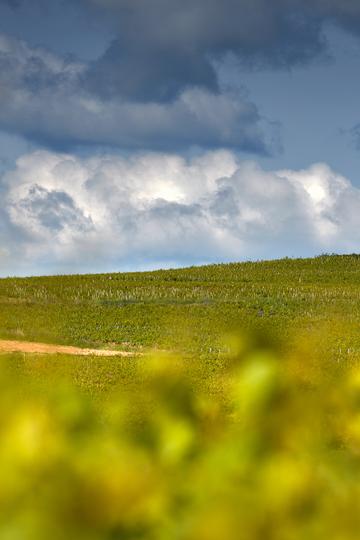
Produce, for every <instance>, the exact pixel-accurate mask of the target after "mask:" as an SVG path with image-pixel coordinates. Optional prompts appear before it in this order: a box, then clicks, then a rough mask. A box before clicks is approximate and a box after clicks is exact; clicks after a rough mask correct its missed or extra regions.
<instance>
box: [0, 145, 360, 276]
mask: <svg viewBox="0 0 360 540" xmlns="http://www.w3.org/2000/svg"><path fill="white" fill-rule="evenodd" d="M0 195H1V198H2V201H3V204H2V206H1V210H0V246H1V249H0V265H1V274H2V275H7V274H12V273H21V274H26V273H37V272H39V271H41V272H44V271H48V272H71V271H89V270H92V271H96V270H98V271H105V270H117V269H125V268H126V269H129V268H142V267H143V268H145V267H154V268H155V267H160V266H169V265H184V264H185V265H186V264H192V263H194V262H197V263H204V262H211V261H226V260H244V259H257V258H273V257H275V256H285V255H292V254H293V255H313V254H318V253H321V252H325V251H326V252H329V251H344V252H346V251H355V250H356V249H357V248H358V242H359V232H358V231H359V227H360V190H359V189H357V188H355V187H354V186H353V185H351V183H350V182H349V181H348V180H347V179H345V178H344V177H342V176H340V175H338V174H336V173H334V172H333V171H332V170H331V169H330V168H329V167H328V166H327V165H325V164H316V165H313V166H312V167H310V168H309V169H307V170H302V171H293V170H283V171H271V172H268V171H264V170H263V169H261V168H260V167H259V166H258V165H257V164H256V163H255V162H251V161H239V160H238V159H237V158H236V157H235V155H234V154H233V153H231V152H229V151H224V150H222V151H214V152H208V153H206V154H204V155H202V156H200V157H196V158H193V159H191V160H185V159H184V158H182V157H179V156H177V155H172V154H164V153H148V154H146V153H142V154H137V155H133V156H132V157H129V158H126V159H125V158H120V157H118V156H115V155H103V156H96V157H92V158H89V159H84V158H79V157H77V156H75V155H70V154H60V153H54V152H48V151H39V152H34V153H31V154H28V155H24V156H22V157H21V158H20V159H19V160H18V161H17V165H16V168H15V169H14V170H13V171H10V172H6V173H4V174H3V176H2V178H1V182H0Z"/></svg>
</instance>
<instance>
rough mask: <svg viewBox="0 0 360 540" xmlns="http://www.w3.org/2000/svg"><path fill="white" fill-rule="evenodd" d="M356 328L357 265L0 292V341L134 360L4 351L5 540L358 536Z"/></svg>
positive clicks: (271, 267)
mask: <svg viewBox="0 0 360 540" xmlns="http://www.w3.org/2000/svg"><path fill="white" fill-rule="evenodd" d="M359 330H360V257H358V256H356V255H349V256H321V257H317V258H315V259H298V260H290V259H284V260H280V261H271V262H259V263H241V264H229V265H212V266H206V267H200V268H188V269H181V270H167V271H158V272H145V273H130V274H109V275H88V276H56V277H41V278H22V279H18V278H12V279H2V280H0V338H6V339H17V340H30V341H40V342H41V341H43V342H47V343H56V344H70V345H77V346H85V347H94V346H95V347H99V348H100V347H101V348H103V347H112V348H119V349H126V350H134V351H139V350H141V351H142V352H145V353H146V354H144V355H138V356H134V357H130V358H128V357H97V356H87V357H84V356H68V355H38V354H37V355H31V354H19V353H17V354H2V355H0V476H1V479H2V481H1V485H0V537H1V538H2V539H4V540H13V539H14V538H19V539H24V540H47V539H48V538H53V539H54V540H63V539H65V538H66V539H70V540H72V539H74V540H75V539H76V540H82V539H84V540H85V539H86V540H89V539H90V540H113V539H119V540H122V539H124V540H125V539H129V540H168V539H169V538H174V539H175V540H195V539H196V540H217V539H218V538H226V539H227V540H238V539H240V540H242V539H244V540H257V539H264V538H266V539H267V540H285V539H289V540H290V539H291V540H302V539H303V538H309V539H310V540H322V539H323V538H327V539H329V540H338V539H339V538H342V539H344V540H345V539H346V540H356V539H357V538H358V531H359V527H360V521H359V515H360V514H359V511H358V502H357V501H358V499H359V497H358V495H359V487H358V486H359V481H360V459H359V456H360V368H359V366H360V362H359V360H360V332H359ZM159 349H162V350H166V351H168V352H166V351H163V352H159ZM154 351H155V352H154ZM156 351H157V352H156Z"/></svg>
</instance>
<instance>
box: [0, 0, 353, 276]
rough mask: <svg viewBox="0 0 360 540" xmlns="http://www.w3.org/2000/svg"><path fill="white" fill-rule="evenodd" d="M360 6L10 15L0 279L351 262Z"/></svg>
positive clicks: (57, 10)
mask: <svg viewBox="0 0 360 540" xmlns="http://www.w3.org/2000/svg"><path fill="white" fill-rule="evenodd" d="M359 68H360V3H359V2H358V0H182V1H181V2H179V1H178V0H51V2H49V1H48V0H0V276H9V275H20V276H21V275H39V274H55V273H56V274H59V273H82V272H107V271H123V270H144V269H153V268H168V267H179V266H189V265H193V264H207V263H213V262H228V261H244V260H259V259H273V258H278V257H285V256H287V257H306V256H314V255H319V254H322V253H353V252H358V251H359V245H360V233H359V231H360V176H359V174H358V169H359V158H360V107H359V105H360V97H359V96H360V69H359Z"/></svg>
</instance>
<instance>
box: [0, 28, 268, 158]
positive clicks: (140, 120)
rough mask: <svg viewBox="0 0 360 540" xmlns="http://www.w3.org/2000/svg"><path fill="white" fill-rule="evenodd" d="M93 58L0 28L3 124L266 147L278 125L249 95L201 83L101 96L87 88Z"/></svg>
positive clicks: (76, 140)
mask: <svg viewBox="0 0 360 540" xmlns="http://www.w3.org/2000/svg"><path fill="white" fill-rule="evenodd" d="M86 70H87V66H86V64H83V63H80V62H75V61H73V60H65V59H62V58H61V57H58V56H56V55H54V54H50V53H49V52H47V51H45V50H43V49H41V48H36V49H35V48H31V47H29V46H28V45H26V44H25V43H23V42H19V41H17V40H14V39H10V38H8V37H5V36H1V35H0V127H2V128H3V129H4V130H7V131H9V132H10V133H16V132H20V133H22V134H23V135H25V136H27V137H28V138H30V139H33V140H36V141H38V142H40V143H45V144H47V145H53V146H57V147H58V148H59V147H62V148H64V147H65V146H66V147H67V148H69V147H71V145H79V144H100V145H103V146H104V145H105V146H106V145H109V146H119V147H122V148H130V149H133V148H135V149H136V148H151V149H158V150H160V149H167V150H168V149H172V148H177V149H181V148H188V147H189V146H191V145H198V146H200V147H216V146H219V145H220V146H228V147H236V148H237V149H240V150H243V151H247V152H254V153H262V154H264V153H267V152H269V148H271V139H272V137H273V135H274V127H273V126H271V125H270V124H267V123H266V122H265V121H264V120H263V119H262V118H261V117H260V115H259V113H258V110H257V108H256V106H255V105H254V104H252V103H251V102H250V101H249V100H248V99H247V98H245V97H243V96H241V95H239V94H234V93H231V92H230V91H229V92H225V93H223V94H214V93H211V92H209V91H207V90H204V89H203V90H201V89H200V88H188V89H186V90H184V91H183V92H182V93H181V94H180V95H179V96H178V97H177V99H176V100H175V101H173V102H172V103H136V102H132V101H123V100H118V99H109V100H102V99H100V98H97V97H95V96H93V95H92V94H90V93H89V92H87V91H86V90H84V88H83V86H82V78H83V76H84V73H85V72H86Z"/></svg>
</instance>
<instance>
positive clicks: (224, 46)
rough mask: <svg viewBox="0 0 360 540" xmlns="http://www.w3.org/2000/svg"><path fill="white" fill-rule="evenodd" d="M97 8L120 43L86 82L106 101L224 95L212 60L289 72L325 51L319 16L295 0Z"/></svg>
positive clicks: (149, 2)
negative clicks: (187, 91) (196, 89)
mask: <svg viewBox="0 0 360 540" xmlns="http://www.w3.org/2000/svg"><path fill="white" fill-rule="evenodd" d="M95 3H97V4H98V5H100V6H102V7H103V8H104V9H105V8H106V9H107V10H112V11H113V21H114V20H115V21H116V23H117V25H116V31H117V33H118V38H117V39H116V40H114V41H113V42H112V43H111V45H110V46H109V48H108V49H107V51H106V52H105V54H104V55H103V56H102V57H100V58H99V59H98V60H97V61H96V62H94V63H93V65H92V68H91V70H90V71H89V73H88V79H87V83H88V84H89V85H90V87H91V88H92V90H93V91H97V92H98V93H99V95H102V96H106V97H107V96H108V95H112V96H114V95H117V96H125V97H127V98H129V97H131V98H132V99H138V100H141V101H143V100H148V101H153V100H156V101H161V100H171V99H174V97H175V96H176V95H177V94H178V93H179V92H180V91H181V90H183V89H184V88H187V87H189V86H202V87H205V88H207V89H208V90H210V91H212V92H216V91H219V83H218V80H217V76H216V72H215V69H214V66H213V63H212V60H214V59H219V58H221V57H223V56H224V55H225V54H226V53H228V52H232V53H233V54H234V55H236V56H237V57H238V59H239V60H240V61H241V62H242V63H243V64H246V65H248V66H250V65H252V66H257V67H259V66H265V65H266V66H269V65H270V66H272V67H277V68H281V67H286V68H287V67H291V66H295V65H299V64H303V63H305V62H308V61H309V60H311V59H312V58H314V57H315V56H318V55H320V54H322V53H323V52H324V50H325V39H324V37H323V34H322V31H321V18H320V17H319V16H317V15H316V13H311V12H310V11H308V10H304V9H303V7H302V6H299V2H296V1H295V0H286V1H284V0H275V1H272V2H271V1H270V2H269V0H241V1H239V0H222V1H219V0H194V1H191V2H190V1H184V2H178V1H177V0H170V1H169V0H146V1H145V0H144V1H138V2H133V1H130V0H129V1H121V2H112V1H108V2H95ZM113 24H115V23H113Z"/></svg>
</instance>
